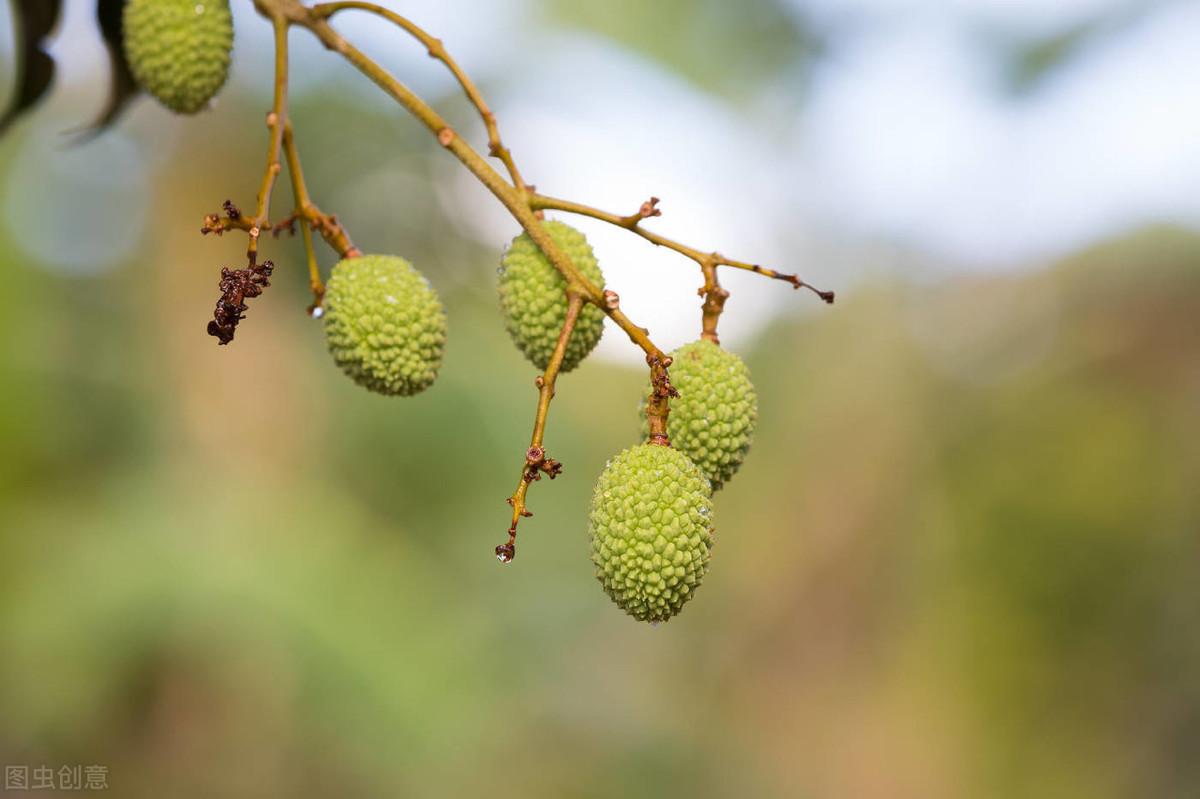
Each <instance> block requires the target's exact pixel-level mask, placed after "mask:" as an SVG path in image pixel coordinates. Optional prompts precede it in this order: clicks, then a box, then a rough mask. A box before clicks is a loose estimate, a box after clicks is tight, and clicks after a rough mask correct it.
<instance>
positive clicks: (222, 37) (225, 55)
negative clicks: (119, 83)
mask: <svg viewBox="0 0 1200 799" xmlns="http://www.w3.org/2000/svg"><path fill="white" fill-rule="evenodd" d="M123 13H124V16H123V18H122V24H123V26H124V45H125V58H126V60H127V61H128V63H129V67H130V69H131V70H132V72H133V76H134V78H135V79H136V80H137V82H138V84H140V85H141V86H142V88H144V89H146V91H148V92H150V94H152V95H154V96H155V97H156V98H157V99H158V100H159V101H160V102H161V103H162V104H163V105H165V106H166V107H167V108H170V109H171V110H172V111H176V112H178V113H180V114H194V113H196V112H197V111H200V110H201V109H203V108H205V107H206V106H207V105H208V103H209V101H210V100H211V99H212V98H213V97H214V96H216V94H217V92H218V91H220V89H221V87H222V86H223V85H224V84H225V79H226V78H227V77H228V75H229V61H230V53H231V51H232V50H233V17H232V15H231V14H230V12H229V0H127V2H126V4H125V10H124V12H123Z"/></svg>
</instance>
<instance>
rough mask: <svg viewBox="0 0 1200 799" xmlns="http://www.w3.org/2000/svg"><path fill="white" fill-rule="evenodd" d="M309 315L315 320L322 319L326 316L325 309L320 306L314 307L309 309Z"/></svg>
mask: <svg viewBox="0 0 1200 799" xmlns="http://www.w3.org/2000/svg"><path fill="white" fill-rule="evenodd" d="M308 315H309V316H311V317H312V318H313V319H320V318H321V317H322V316H324V315H325V309H324V308H322V307H321V306H320V305H314V306H313V307H312V308H309V309H308Z"/></svg>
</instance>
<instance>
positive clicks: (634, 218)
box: [529, 193, 834, 304]
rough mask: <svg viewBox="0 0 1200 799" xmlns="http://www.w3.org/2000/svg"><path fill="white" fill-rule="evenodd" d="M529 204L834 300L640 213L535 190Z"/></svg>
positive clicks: (790, 277) (827, 293) (829, 294)
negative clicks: (691, 242)
mask: <svg viewBox="0 0 1200 799" xmlns="http://www.w3.org/2000/svg"><path fill="white" fill-rule="evenodd" d="M652 201H653V203H654V205H655V206H656V205H657V198H652ZM529 207H531V208H533V209H535V210H539V211H565V212H567V213H570V214H578V215H580V216H587V217H591V218H592V219H599V220H600V221H602V222H608V223H609V224H610V225H616V226H617V227H622V228H625V229H626V230H630V231H632V232H634V233H636V234H638V235H639V236H641V237H642V238H643V239H645V240H646V241H648V242H650V243H651V244H656V245H658V246H659V247H666V248H667V249H670V250H674V251H675V252H677V253H679V254H680V255H683V256H686V257H688V258H691V259H692V260H693V261H695V262H696V263H697V264H699V265H700V266H701V268H703V267H704V266H705V265H712V266H732V267H733V268H734V269H745V270H747V271H749V272H754V273H755V274H759V275H763V276H765V277H769V278H772V279H774V280H782V281H784V282H785V283H790V284H792V288H796V289H800V288H805V289H808V290H809V291H811V292H813V293H814V294H816V295H817V296H818V297H820V298H821V299H822V300H824V301H825V302H827V303H830V304H832V303H833V300H834V293H833V292H832V291H821V290H820V289H818V288H816V287H815V286H813V285H811V284H809V283H806V282H805V281H803V280H801V279H800V278H799V276H797V275H789V274H785V273H783V272H776V271H775V270H774V269H767V268H766V267H763V266H759V265H758V264H751V263H746V262H745V261H735V260H734V259H732V258H726V257H725V256H724V255H721V254H720V253H718V252H703V251H701V250H697V249H696V248H695V247H689V246H687V245H686V244H680V243H679V242H677V241H674V240H673V239H669V238H667V237H666V236H662V235H659V234H658V233H654V232H653V231H649V230H646V229H645V228H644V227H642V226H641V224H639V223H640V222H641V220H642V219H644V218H645V216H642V215H640V213H638V214H630V215H629V216H621V215H620V214H614V213H611V212H609V211H601V210H600V209H599V208H593V207H591V206H590V205H584V204H583V203H577V202H573V201H571V200H562V199H559V198H557V197H549V196H547V195H545V194H537V193H534V194H531V195H530V196H529ZM645 208H646V204H643V205H642V209H645ZM652 210H653V211H654V213H651V214H648V216H661V213H659V212H658V209H657V208H656V207H653V206H652Z"/></svg>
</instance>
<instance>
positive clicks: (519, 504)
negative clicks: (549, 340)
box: [496, 293, 584, 563]
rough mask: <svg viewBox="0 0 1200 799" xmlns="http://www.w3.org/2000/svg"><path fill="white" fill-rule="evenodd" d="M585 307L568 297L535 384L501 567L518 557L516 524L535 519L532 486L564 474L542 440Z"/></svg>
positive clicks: (498, 554)
mask: <svg viewBox="0 0 1200 799" xmlns="http://www.w3.org/2000/svg"><path fill="white" fill-rule="evenodd" d="M583 303H584V298H583V296H582V295H580V294H574V293H569V294H568V295H567V316H566V318H565V319H564V320H563V326H562V330H560V331H559V334H558V342H557V343H556V344H555V345H554V352H552V353H551V354H550V362H549V363H547V364H546V371H545V373H544V374H541V375H539V376H538V379H537V381H536V385H537V388H538V404H537V414H536V415H535V416H534V419H533V435H532V436H530V439H529V449H527V450H525V463H524V465H523V466H522V467H521V479H520V481H519V482H518V483H517V489H516V491H514V492H513V494H512V496H511V497H509V498H508V504H509V505H512V509H513V513H512V524H510V525H509V527H508V541H507V542H506V543H504V544H501V545H500V546H498V547H496V557H497V558H499V559H500V561H501V562H502V563H511V562H512V560H513V558H515V557H516V556H517V523H518V522H519V521H520V520H521V518H522V517H529V516H532V515H533V513H532V512H531V511H530V510H529V509H528V508H527V507H526V505H525V495H526V493H527V492H528V491H529V485H530V484H531V483H533V482H536V481H537V480H540V479H541V477H542V474H545V475H546V476H547V477H549V478H550V479H551V480H553V479H554V478H555V477H557V476H558V474H559V473H560V472H561V471H562V464H561V463H559V462H558V461H556V460H554V459H552V458H550V457H549V456H548V455H547V454H546V448H545V446H543V440H544V438H545V435H546V417H547V416H548V415H549V413H550V401H551V400H552V399H554V384H555V383H556V382H557V380H558V373H559V370H560V369H561V368H562V362H563V358H564V357H565V356H566V354H567V345H568V344H569V343H570V341H571V333H572V332H573V331H574V330H575V323H576V321H577V320H578V319H579V312H580V311H581V310H583Z"/></svg>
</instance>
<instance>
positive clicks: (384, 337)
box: [323, 255, 446, 396]
mask: <svg viewBox="0 0 1200 799" xmlns="http://www.w3.org/2000/svg"><path fill="white" fill-rule="evenodd" d="M323 307H324V310H325V315H324V319H325V339H326V341H327V343H328V344H329V352H330V353H331V354H332V355H333V360H334V361H335V362H336V363H337V365H338V366H339V367H341V369H342V371H343V372H345V373H346V374H348V375H349V376H350V377H351V378H353V379H354V382H356V383H358V384H359V385H361V386H365V387H366V388H368V389H370V390H371V391H375V392H378V393H380V394H389V395H397V396H410V395H412V394H416V393H418V392H420V391H424V390H425V389H426V388H428V387H429V386H430V385H431V384H432V383H433V381H434V379H435V378H436V377H437V373H438V368H439V367H441V365H442V352H443V350H444V349H445V345H446V312H445V310H444V309H443V308H442V302H441V300H440V299H438V295H437V293H436V292H435V291H434V290H433V288H432V287H431V286H430V285H429V281H428V280H426V279H425V276H424V275H422V274H421V273H420V272H418V271H417V270H416V269H414V268H413V266H412V264H410V263H409V262H408V261H406V260H404V259H403V258H399V257H397V256H394V255H363V256H360V257H358V258H347V259H345V260H342V261H340V262H339V263H338V264H337V265H336V266H335V267H334V268H333V273H332V275H331V276H330V278H329V283H328V285H326V287H325V299H324V303H323Z"/></svg>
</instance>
